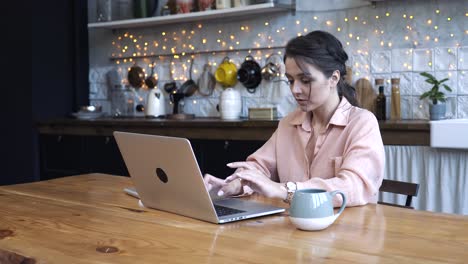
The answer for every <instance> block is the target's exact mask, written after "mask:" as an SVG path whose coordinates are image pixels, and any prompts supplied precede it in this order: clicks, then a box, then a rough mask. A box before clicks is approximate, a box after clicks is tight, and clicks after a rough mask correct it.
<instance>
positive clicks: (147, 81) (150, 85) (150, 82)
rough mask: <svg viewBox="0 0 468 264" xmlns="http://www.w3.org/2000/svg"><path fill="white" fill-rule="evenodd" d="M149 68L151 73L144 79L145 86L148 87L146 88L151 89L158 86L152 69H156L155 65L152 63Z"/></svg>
mask: <svg viewBox="0 0 468 264" xmlns="http://www.w3.org/2000/svg"><path fill="white" fill-rule="evenodd" d="M150 66H151V73H150V75H149V76H148V77H147V78H146V79H145V84H146V86H148V88H150V89H153V88H154V87H156V85H157V84H158V80H157V79H156V77H154V67H156V64H155V63H154V61H153V63H152V64H150Z"/></svg>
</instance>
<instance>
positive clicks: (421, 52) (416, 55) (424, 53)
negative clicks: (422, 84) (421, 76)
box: [413, 49, 434, 72]
mask: <svg viewBox="0 0 468 264" xmlns="http://www.w3.org/2000/svg"><path fill="white" fill-rule="evenodd" d="M433 69H434V53H433V51H432V49H415V50H413V70H414V71H416V72H423V71H433Z"/></svg>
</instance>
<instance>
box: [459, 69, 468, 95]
mask: <svg viewBox="0 0 468 264" xmlns="http://www.w3.org/2000/svg"><path fill="white" fill-rule="evenodd" d="M458 94H459V95H468V70H467V71H458Z"/></svg>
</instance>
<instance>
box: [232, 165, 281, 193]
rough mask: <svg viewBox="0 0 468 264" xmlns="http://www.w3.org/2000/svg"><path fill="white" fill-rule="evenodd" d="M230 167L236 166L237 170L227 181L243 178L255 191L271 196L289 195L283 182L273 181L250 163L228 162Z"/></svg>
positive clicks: (245, 183)
mask: <svg viewBox="0 0 468 264" xmlns="http://www.w3.org/2000/svg"><path fill="white" fill-rule="evenodd" d="M227 166H228V167H230V168H236V169H237V171H236V172H235V173H234V174H233V175H231V176H229V177H227V178H226V180H225V182H226V183H231V182H236V181H237V180H236V179H241V180H242V184H244V185H247V186H249V187H250V188H251V189H252V190H254V191H255V192H257V193H259V194H262V195H264V196H266V197H269V198H281V199H284V198H285V197H286V195H287V190H286V188H282V184H280V183H278V182H274V181H272V180H271V179H270V178H268V177H267V176H266V175H265V174H263V172H261V171H260V170H258V169H257V168H255V167H254V166H252V165H250V164H249V163H247V162H232V163H229V164H227Z"/></svg>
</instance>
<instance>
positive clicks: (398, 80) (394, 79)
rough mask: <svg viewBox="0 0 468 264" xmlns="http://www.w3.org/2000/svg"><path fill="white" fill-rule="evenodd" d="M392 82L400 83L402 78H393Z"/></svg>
mask: <svg viewBox="0 0 468 264" xmlns="http://www.w3.org/2000/svg"><path fill="white" fill-rule="evenodd" d="M392 84H400V78H392Z"/></svg>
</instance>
